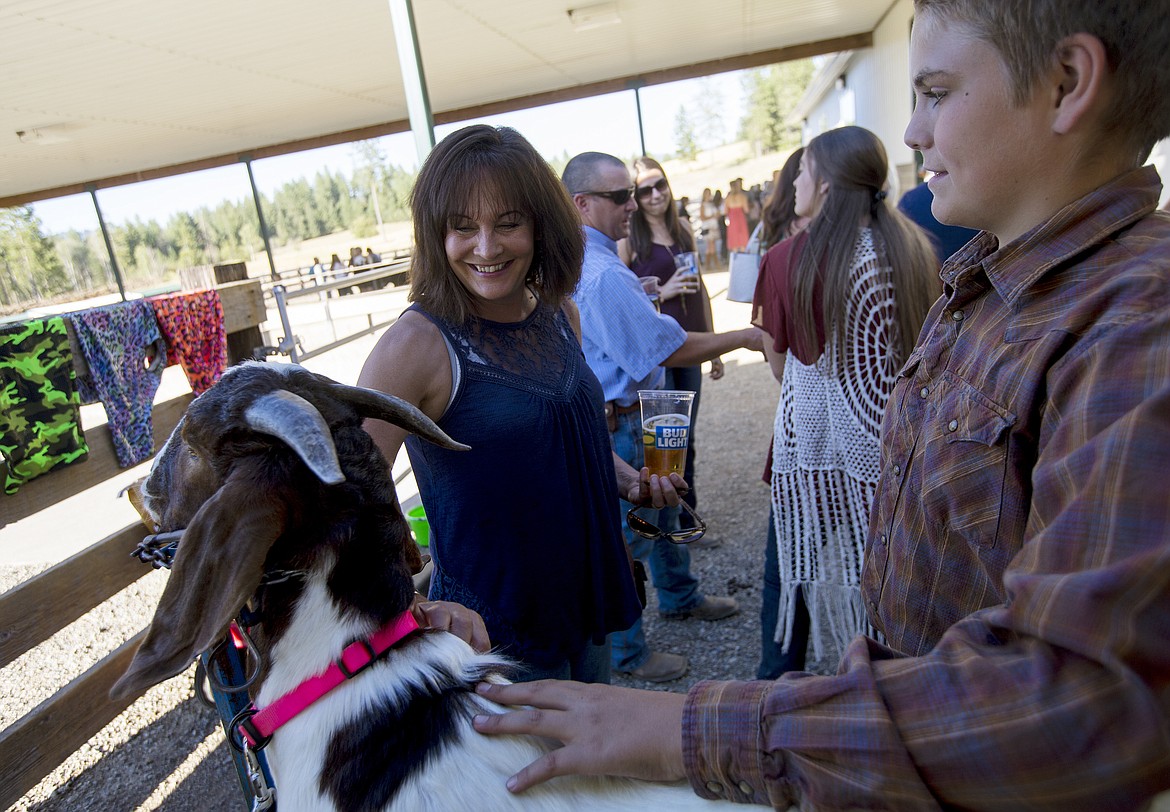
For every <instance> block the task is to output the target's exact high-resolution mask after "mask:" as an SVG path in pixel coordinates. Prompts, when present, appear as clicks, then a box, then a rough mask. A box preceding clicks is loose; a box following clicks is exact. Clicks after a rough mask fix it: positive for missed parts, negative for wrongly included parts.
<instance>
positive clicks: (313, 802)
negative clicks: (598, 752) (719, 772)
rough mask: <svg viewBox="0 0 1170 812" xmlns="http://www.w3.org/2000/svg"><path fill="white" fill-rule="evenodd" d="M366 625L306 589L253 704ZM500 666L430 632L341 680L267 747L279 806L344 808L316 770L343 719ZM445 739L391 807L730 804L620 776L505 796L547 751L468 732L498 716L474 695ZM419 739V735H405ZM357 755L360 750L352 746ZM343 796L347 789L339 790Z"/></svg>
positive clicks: (289, 809)
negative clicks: (479, 718) (485, 716)
mask: <svg viewBox="0 0 1170 812" xmlns="http://www.w3.org/2000/svg"><path fill="white" fill-rule="evenodd" d="M369 631H370V629H369V628H368V624H366V625H363V624H360V623H356V622H355V621H353V620H352V619H350V620H346V619H345V613H343V612H341V611H339V609H338V607H337V606H336V605H335V604H334V603H333V601H332V599H331V598H330V597H329V595H328V593H327V590H326V589H325V586H324V579H323V578H321V577H319V576H314V577H311V578H310V579H309V581H308V582H307V583H306V584H305V591H304V594H303V595H302V597H301V599H300V600H299V601H298V602H297V606H296V610H295V611H294V614H293V619H292V622H291V623H290V625H289V626H288V630H287V632H286V633H285V634H284V636H283V637H282V638H281V639H280V640H279V641H278V642H277V643H276V645H275V646H274V647H273V650H272V664H271V672H270V673H269V675H268V677H267V679H266V680H265V682H264V685H263V687H262V690H261V691H260V694H259V696H258V697H257V699H258V701H257V704H258V705H259V706H260V707H263V706H265V705H266V704H267V703H269V702H271V701H272V700H274V699H276V698H277V697H278V696H280V695H281V694H283V693H285V692H287V691H289V690H291V689H292V688H294V687H295V686H296V685H297V684H299V683H300V682H301V681H302V680H304V679H306V678H307V677H309V676H312V675H313V674H315V673H317V672H319V671H321V670H323V669H324V668H326V667H327V666H328V665H329V663H330V662H332V660H333V657H334V656H335V653H336V652H337V651H340V649H341V648H342V647H343V646H345V645H346V644H347V643H349V642H351V641H352V640H353V639H354V638H355V637H358V636H360V635H363V634H367V633H368V632H369ZM500 663H501V660H500V659H499V658H497V657H492V656H490V655H487V656H485V655H478V654H476V653H475V652H474V651H472V649H471V648H470V647H469V646H468V645H467V644H466V643H464V642H463V641H461V640H459V639H458V638H456V637H454V636H453V635H449V634H445V633H430V634H426V635H423V636H420V637H417V638H415V639H413V640H411V641H409V642H408V643H407V644H406V645H405V646H403V647H402V648H400V649H396V650H394V651H393V652H391V654H390V655H389V656H388V657H386V658H385V659H384V660H382V661H379V662H378V663H376V664H375V665H373V666H371V667H370V668H369V669H367V670H366V671H364V672H362V673H361V674H360V675H358V676H357V677H356V678H354V679H352V680H348V681H346V682H345V683H344V684H342V685H341V686H340V687H338V688H336V689H335V690H333V691H332V692H330V693H329V694H328V695H326V696H325V697H324V698H322V699H321V700H319V701H318V702H316V703H314V704H313V705H312V706H311V707H310V708H309V709H308V710H307V711H305V712H304V713H302V714H300V715H299V716H297V717H296V718H295V719H293V720H292V721H291V722H289V723H288V724H286V725H285V726H284V727H282V728H281V729H280V730H278V731H277V732H276V734H275V736H274V737H273V741H272V743H271V745H270V746H269V749H268V754H269V760H270V766H271V768H272V771H273V777H274V779H275V783H276V787H277V798H278V803H279V807H280V809H282V810H285V811H286V812H298V810H314V811H316V810H327V809H337V810H348V809H350V808H352V807H350V806H349V805H347V804H346V803H344V802H340V803H339V802H338V801H337V800H336V799H335V797H333V796H332V795H331V794H329V793H327V792H325V791H323V788H322V778H323V772H325V771H327V770H329V769H330V763H331V754H330V752H329V748H330V746H331V742H333V743H335V742H336V738H335V737H336V736H337V735H338V732H339V731H340V730H343V729H345V728H346V727H347V726H348V725H349V723H350V722H353V721H354V720H360V719H362V718H363V717H365V716H369V715H370V714H374V713H385V708H387V707H388V706H389V707H391V708H395V709H398V710H402V709H403V707H404V706H405V704H406V703H409V702H411V701H416V700H418V698H419V697H420V694H433V693H434V692H435V690H436V686H439V685H442V684H444V683H445V682H448V681H450V678H451V675H457V676H458V677H459V678H460V680H467V681H468V682H471V683H474V682H475V681H476V680H477V679H479V675H480V674H482V673H483V671H484V669H485V666H487V667H491V666H493V665H499V664H500ZM460 701H461V702H462V703H465V705H466V708H465V709H464V710H462V711H460V712H458V713H457V714H456V718H455V719H454V721H453V729H452V730H451V731H450V734H451V735H450V736H449V737H448V739H447V740H446V741H445V742H444V743H443V744H442V745H441V746H438V747H436V748H434V749H433V750H432V751H431V752H430V754H429V755H428V756H427V757H426V759H425V760H424V762H423V763H422V764H421V766H420V767H419V768H418V769H416V770H413V771H412V772H411V773H410V774H409V776H408V777H406V779H405V780H404V781H403V782H402V783H401V785H400V786H399V787H398V789H397V791H396V792H395V794H394V796H393V798H392V799H391V800H390V802H389V803H388V805H387V806H386V807H385V809H388V810H410V812H419V811H420V810H435V811H436V812H440V810H442V811H443V812H446V811H448V810H472V809H474V810H489V811H490V810H510V809H522V810H548V812H554V811H557V810H564V812H580V810H591V811H592V810H598V811H599V812H604V810H639V812H653V810H660V809H661V810H691V809H694V810H717V809H730V808H732V805H731V804H729V803H722V802H712V801H707V800H704V799H702V798H699V797H698V796H696V795H695V794H694V793H693V792H692V791H691V789H690V788H689V787H688V786H686V785H683V784H672V785H664V784H655V783H649V782H643V781H633V780H628V779H620V778H591V777H573V778H560V779H554V780H553V781H551V782H549V783H547V784H545V785H542V786H539V787H536V788H533V789H531V790H529V791H527V792H525V793H524V794H522V795H513V794H511V793H509V792H508V791H507V789H506V788H505V786H504V782H505V781H506V780H507V778H508V777H509V776H511V775H513V774H514V773H516V772H518V771H519V770H520V769H521V768H522V767H524V766H525V765H527V764H529V763H530V762H532V761H533V760H535V759H536V758H537V757H539V756H540V755H541V754H542V753H543V752H546V751H547V749H548V745H547V744H545V743H543V742H540V741H538V740H535V739H532V738H528V737H487V736H482V735H480V734H479V733H476V732H475V731H474V730H473V729H472V727H471V716H472V715H473V714H474V713H499V712H501V711H502V710H503V708H501V707H500V706H498V705H495V704H493V703H490V702H488V701H486V700H484V699H483V698H481V697H479V696H478V695H476V694H474V693H467V694H465V695H463V697H462V698H461V700H460ZM404 733H405V734H406V735H407V736H418V737H420V738H421V737H424V736H426V735H427V732H426V731H422V730H419V731H404ZM351 744H353V745H355V747H356V749H358V750H362V749H363V748H362V745H361V744H360V743H356V742H354V743H351ZM343 791H344V788H343Z"/></svg>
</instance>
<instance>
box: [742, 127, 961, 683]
mask: <svg viewBox="0 0 1170 812" xmlns="http://www.w3.org/2000/svg"><path fill="white" fill-rule="evenodd" d="M887 171H888V162H887V159H886V152H885V149H884V148H883V146H882V143H881V141H880V140H879V139H878V138H877V136H876V135H874V134H873V133H871V132H870V131H869V130H866V129H863V128H861V127H842V128H839V129H836V130H830V131H829V132H826V133H823V134H821V135H819V136H817V137H816V138H814V139H813V140H812V141H811V142H810V143H809V144H808V146H807V147H806V148H805V151H804V154H803V156H801V158H800V167H799V173H798V174H797V177H796V180H795V182H794V184H793V188H794V193H795V195H794V211H795V213H796V214H797V215H799V216H803V217H808V218H810V222H809V225H808V227H807V228H806V229H805V230H804V231H802V232H800V233H799V234H798V235H796V236H795V237H791V238H788V239H785V240H782V241H780V242H779V243H777V244H776V245H775V246H773V247H772V248H771V249H770V250H769V251H768V252H767V254H765V256H764V259H763V261H762V263H761V267H760V277H759V280H758V282H757V286H756V295H755V300H754V303H753V313H754V316H755V318H754V321H755V323H756V324H757V325H758V326H760V327H761V328H762V329H763V330H764V331H765V332H766V333H768V335H769V336H770V337H771V340H769V339H767V338H766V339H765V340H764V350H765V355H766V356H767V358H768V362H769V364H770V365H771V368H772V372H773V374H774V375H775V376H776V378H777V380H779V381H780V401H779V404H778V406H777V409H776V420H775V426H774V430H775V436H774V439H773V449H772V451H773V453H772V466H771V476H770V479H771V488H772V514H773V515H772V521H773V527H772V528H770V531H771V532H770V533H769V539H768V541H769V544H768V549H767V551H766V555H765V577H764V606H763V608H762V609H761V621H762V623H763V626H764V628H763V640H762V643H763V652H762V654H763V656H762V658H761V663H760V669H759V674H758V676H759V677H760V678H763V679H772V678H774V677H776V676H778V675H779V674H780V673H783V672H784V671H787V670H794V669H802V668H803V667H804V655H805V647H806V645H807V642H808V639H809V638H810V637H811V640H812V644H813V650H814V655H815V656H816V657H817V659H821V658H823V657H824V656H826V644H828V643H832V644H833V645H834V648H835V649H836V651H837V652H840V651H842V650H843V649H844V647H845V646H846V645H847V644H848V642H849V641H850V640H851V639H852V638H853V637H855V636H856V635H857V634H860V633H870V634H872V633H873V630H872V629H870V628H868V624H867V622H866V612H865V607H864V605H863V604H862V598H861V589H860V578H861V563H862V553H863V549H864V545H865V539H866V533H867V531H868V526H869V510H870V506H871V504H872V502H873V496H874V492H875V489H876V485H877V479H878V470H879V468H878V466H879V446H878V435H879V430H880V424H881V419H882V413H883V411H884V409H885V405H886V400H887V399H888V397H889V394H890V392H891V390H892V389H893V385H894V380H895V377H896V375H897V372H898V369H899V368H900V367H901V365H902V363H903V362H904V361H905V360H906V358H907V357H908V356H909V354H910V351H911V349H912V348H913V347H914V343H915V340H916V339H917V337H918V331H919V329H920V328H921V326H922V320H923V319H924V318H925V316H926V312H927V309H928V308H929V306H930V303H931V301H932V300H933V298H934V293H935V290H936V288H935V286H934V284H933V283H932V278H934V276H935V274H936V273H937V269H938V265H937V260H936V259H935V256H934V252H933V250H932V249H931V246H930V243H929V241H928V240H927V238H926V236H925V235H924V234H923V233H922V231H921V230H920V229H919V228H918V227H917V226H915V225H914V224H913V223H911V222H910V221H909V220H908V219H906V217H904V216H903V215H902V214H900V213H899V212H898V211H897V210H896V209H895V208H894V207H892V206H891V205H890V204H889V203H888V202H887V200H886V191H885V186H886V175H887ZM826 618H827V620H828V628H825V627H824V624H823V622H822V620H823V619H826Z"/></svg>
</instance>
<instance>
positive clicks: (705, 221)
mask: <svg viewBox="0 0 1170 812" xmlns="http://www.w3.org/2000/svg"><path fill="white" fill-rule="evenodd" d="M721 219H722V216H721V215H720V214H719V204H717V203H716V202H715V198H714V196H713V195H712V194H711V189H710V188H706V189H704V190H703V199H702V200H700V201H699V228H700V229H702V232H701V233H702V235H703V264H704V265H706V266H707V267H708V268H714V267H715V266H716V265H718V264H719V262H720V261H721V257H722V256H723V242H722V240H723V237H722V231H721V230H720V228H719V221H720V220H721Z"/></svg>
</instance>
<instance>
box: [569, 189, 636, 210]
mask: <svg viewBox="0 0 1170 812" xmlns="http://www.w3.org/2000/svg"><path fill="white" fill-rule="evenodd" d="M577 194H582V195H593V196H594V197H604V198H605V199H606V200H608V201H610V202H612V203H613V204H614V205H615V206H624V205H626V201H628V200H629V199H630V196H631V195H633V194H634V187H633V186H631V187H630V188H628V189H618V190H617V191H614V192H578V193H577Z"/></svg>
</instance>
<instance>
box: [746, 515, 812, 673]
mask: <svg viewBox="0 0 1170 812" xmlns="http://www.w3.org/2000/svg"><path fill="white" fill-rule="evenodd" d="M772 510H773V509H772V508H768V540H767V542H765V544H764V595H763V598H762V601H763V603H761V604H760V667H759V669H757V671H756V679H776V677H778V676H780V675H781V674H783V673H784V672H785V671H803V670H804V653H805V651H806V650H807V649H808V630H809V616H808V607H807V606H806V605H805V603H804V596H803V595H802V594H801V592H800V587H797V588H796V605H795V607H794V609H793V612H794V613H795V614H794V616H793V618H792V642H791V643H789V644H788V653H787V654H785V653H784V652H783V651H781V646H780V644H779V643H777V642H776V639H775V635H776V619H777V617H778V616H779V615H780V561H779V556H778V555H777V552H776V522H775V521H774V519H775V516H774V515H773V513H772Z"/></svg>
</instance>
